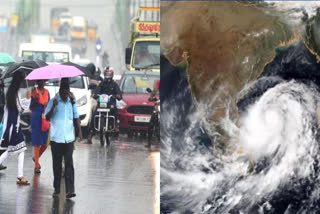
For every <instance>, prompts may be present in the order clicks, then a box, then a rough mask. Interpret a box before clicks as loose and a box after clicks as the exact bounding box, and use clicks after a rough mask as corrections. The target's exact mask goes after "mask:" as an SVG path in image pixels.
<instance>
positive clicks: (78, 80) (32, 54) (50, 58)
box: [19, 43, 92, 127]
mask: <svg viewBox="0 0 320 214" xmlns="http://www.w3.org/2000/svg"><path fill="white" fill-rule="evenodd" d="M19 56H20V57H22V58H24V59H26V60H36V59H40V60H43V61H45V62H46V63H48V64H53V63H64V62H68V61H71V59H72V54H71V47H70V46H69V45H67V44H56V43H55V44H45V43H42V44H31V43H23V44H21V45H20V48H19ZM70 82H71V84H70V91H71V92H72V93H73V94H74V96H75V98H76V105H77V108H78V113H79V116H80V119H81V126H82V127H87V126H88V125H89V122H90V120H91V114H92V113H91V106H92V103H91V99H90V98H91V91H90V90H89V89H88V88H89V78H88V77H85V76H77V77H74V78H71V81H70ZM45 88H47V89H48V90H49V93H50V97H51V98H53V97H54V96H55V94H56V93H58V92H59V80H58V79H55V80H50V81H48V82H47V83H46V85H45Z"/></svg>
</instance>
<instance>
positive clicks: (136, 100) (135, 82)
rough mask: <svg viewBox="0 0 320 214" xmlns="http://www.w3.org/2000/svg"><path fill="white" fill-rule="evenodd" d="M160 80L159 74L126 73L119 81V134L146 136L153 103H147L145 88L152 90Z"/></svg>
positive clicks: (149, 72) (148, 72)
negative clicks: (120, 97) (120, 94)
mask: <svg viewBox="0 0 320 214" xmlns="http://www.w3.org/2000/svg"><path fill="white" fill-rule="evenodd" d="M159 79H160V73H159V72H152V71H144V72H141V71H126V72H125V73H124V74H123V75H122V77H121V80H120V90H121V92H122V100H121V101H119V102H117V108H118V119H119V120H120V124H119V128H120V133H126V134H127V135H128V137H132V135H133V134H134V133H138V132H139V133H140V134H142V135H146V133H147V130H148V124H149V122H150V118H151V114H152V112H153V106H154V102H149V101H148V98H149V97H150V94H149V93H148V92H147V88H150V89H152V90H153V88H154V85H155V82H156V81H157V80H159Z"/></svg>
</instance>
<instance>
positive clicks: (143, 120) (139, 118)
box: [134, 116, 150, 123]
mask: <svg viewBox="0 0 320 214" xmlns="http://www.w3.org/2000/svg"><path fill="white" fill-rule="evenodd" d="M134 122H141V123H149V122H150V117H145V116H135V117H134Z"/></svg>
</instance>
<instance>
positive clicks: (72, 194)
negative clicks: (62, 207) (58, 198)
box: [66, 192, 76, 198]
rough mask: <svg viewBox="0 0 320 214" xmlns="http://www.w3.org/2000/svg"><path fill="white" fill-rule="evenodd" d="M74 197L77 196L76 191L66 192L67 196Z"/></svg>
mask: <svg viewBox="0 0 320 214" xmlns="http://www.w3.org/2000/svg"><path fill="white" fill-rule="evenodd" d="M73 197H76V193H74V192H69V193H67V194H66V198H73Z"/></svg>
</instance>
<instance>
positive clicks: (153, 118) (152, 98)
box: [145, 80, 160, 148]
mask: <svg viewBox="0 0 320 214" xmlns="http://www.w3.org/2000/svg"><path fill="white" fill-rule="evenodd" d="M159 89H160V80H157V81H156V83H155V85H154V89H153V91H152V92H151V94H150V97H149V99H148V100H149V102H154V101H157V97H156V95H157V93H158V91H159ZM157 119H158V118H157V114H154V113H152V115H151V118H150V122H149V126H148V132H149V131H150V130H152V128H153V127H154V126H155V123H156V121H157ZM145 147H148V148H151V135H150V133H149V134H148V144H147V145H146V146H145Z"/></svg>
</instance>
